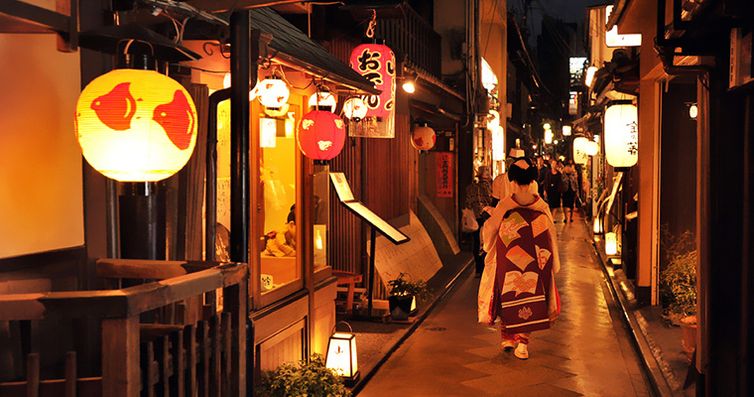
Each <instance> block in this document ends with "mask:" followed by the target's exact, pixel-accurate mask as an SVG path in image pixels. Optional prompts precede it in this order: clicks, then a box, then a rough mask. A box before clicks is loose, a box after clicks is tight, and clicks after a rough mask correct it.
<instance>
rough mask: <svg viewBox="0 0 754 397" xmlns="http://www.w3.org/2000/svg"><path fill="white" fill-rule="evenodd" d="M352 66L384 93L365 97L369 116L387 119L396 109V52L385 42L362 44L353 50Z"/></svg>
mask: <svg viewBox="0 0 754 397" xmlns="http://www.w3.org/2000/svg"><path fill="white" fill-rule="evenodd" d="M351 68H353V69H354V70H355V71H357V72H358V73H359V74H360V75H362V76H364V77H365V78H366V79H367V80H369V81H371V82H372V84H374V87H375V88H376V89H378V90H380V91H382V93H381V94H380V95H369V96H366V97H365V98H364V102H365V103H366V105H367V107H368V108H369V110H368V111H367V117H379V118H383V119H386V118H388V117H392V116H393V110H394V109H395V54H394V53H393V50H391V49H390V47H388V46H386V45H384V44H377V43H367V44H361V45H359V46H357V47H356V48H354V49H353V51H352V52H351Z"/></svg>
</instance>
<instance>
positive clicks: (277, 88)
mask: <svg viewBox="0 0 754 397" xmlns="http://www.w3.org/2000/svg"><path fill="white" fill-rule="evenodd" d="M257 87H259V88H258V89H257V96H258V97H259V102H260V103H261V104H262V105H263V106H264V107H267V108H281V107H283V105H285V104H287V103H288V98H289V97H290V96H291V90H289V89H288V85H287V84H285V81H283V80H280V79H274V78H272V79H264V80H262V81H260V82H259V84H257Z"/></svg>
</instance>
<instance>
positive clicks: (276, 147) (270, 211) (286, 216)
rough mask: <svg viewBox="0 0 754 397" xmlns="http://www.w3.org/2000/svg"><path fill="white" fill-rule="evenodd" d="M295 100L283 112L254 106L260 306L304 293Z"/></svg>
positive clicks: (298, 108) (297, 116) (299, 114)
mask: <svg viewBox="0 0 754 397" xmlns="http://www.w3.org/2000/svg"><path fill="white" fill-rule="evenodd" d="M296 102H298V103H300V97H298V96H291V99H290V104H289V105H287V106H286V107H287V109H285V108H283V109H279V110H275V111H269V110H268V109H264V107H262V106H260V105H259V104H253V106H252V114H254V115H257V116H258V117H253V118H252V120H251V123H252V136H254V137H258V142H256V147H257V148H258V153H259V155H258V161H259V175H258V178H259V179H258V185H257V186H258V191H257V195H256V197H257V198H258V200H257V202H256V203H254V204H253V205H254V206H255V207H257V212H256V216H255V217H254V218H253V219H252V221H253V222H255V230H256V231H257V233H258V234H259V242H260V244H259V268H258V269H259V271H258V276H252V277H259V287H260V291H259V293H260V296H261V301H262V302H261V303H262V305H266V304H269V303H272V302H273V301H275V300H277V299H278V298H280V297H283V296H286V295H288V294H290V293H292V292H295V291H297V290H299V289H301V288H302V287H303V271H302V269H303V266H302V263H303V261H302V257H303V256H302V255H301V252H300V249H301V241H302V238H301V235H300V234H301V229H300V226H301V225H306V224H307V223H306V222H303V223H302V222H301V209H300V205H299V204H300V203H299V195H300V192H299V191H298V190H299V189H298V188H299V186H300V183H299V181H300V178H301V175H300V174H301V167H300V164H301V158H300V154H299V150H298V146H297V143H296V136H295V126H296V123H297V121H298V120H299V119H300V118H301V107H300V105H299V104H298V103H296Z"/></svg>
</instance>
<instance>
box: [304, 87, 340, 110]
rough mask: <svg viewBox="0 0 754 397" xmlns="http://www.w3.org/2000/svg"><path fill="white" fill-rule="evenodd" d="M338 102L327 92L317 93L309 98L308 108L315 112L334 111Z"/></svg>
mask: <svg viewBox="0 0 754 397" xmlns="http://www.w3.org/2000/svg"><path fill="white" fill-rule="evenodd" d="M337 104H338V100H337V99H336V98H335V95H333V94H332V93H330V92H329V91H317V92H316V93H314V95H312V96H310V97H309V108H310V109H317V110H327V111H330V112H332V111H334V110H335V106H336V105H337Z"/></svg>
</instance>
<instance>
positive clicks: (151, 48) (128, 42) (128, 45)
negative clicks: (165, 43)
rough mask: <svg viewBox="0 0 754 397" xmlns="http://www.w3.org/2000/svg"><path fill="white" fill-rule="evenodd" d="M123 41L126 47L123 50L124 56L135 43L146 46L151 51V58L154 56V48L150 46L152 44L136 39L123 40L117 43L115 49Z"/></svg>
mask: <svg viewBox="0 0 754 397" xmlns="http://www.w3.org/2000/svg"><path fill="white" fill-rule="evenodd" d="M124 41H126V46H125V47H124V48H123V54H124V55H125V54H128V49H129V48H131V44H133V43H134V42H135V41H138V42H139V43H142V44H146V45H147V46H149V49H150V50H151V51H152V56H154V46H153V45H152V43H150V42H148V41H144V40H138V39H123V40H120V41H119V42H118V44H117V47H119V46H120V43H122V42H124ZM117 47H116V48H117Z"/></svg>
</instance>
